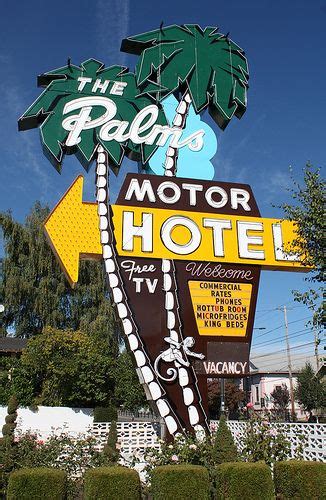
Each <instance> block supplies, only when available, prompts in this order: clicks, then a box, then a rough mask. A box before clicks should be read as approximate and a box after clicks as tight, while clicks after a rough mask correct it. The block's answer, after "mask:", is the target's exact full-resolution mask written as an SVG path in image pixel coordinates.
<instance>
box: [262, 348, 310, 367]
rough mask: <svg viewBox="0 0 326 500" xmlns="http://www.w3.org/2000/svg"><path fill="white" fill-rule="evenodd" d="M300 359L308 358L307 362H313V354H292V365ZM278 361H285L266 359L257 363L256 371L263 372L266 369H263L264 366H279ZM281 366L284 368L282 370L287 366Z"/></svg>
mask: <svg viewBox="0 0 326 500" xmlns="http://www.w3.org/2000/svg"><path fill="white" fill-rule="evenodd" d="M302 358H305V359H308V358H309V359H308V361H309V362H311V361H313V358H314V353H313V352H311V353H309V352H307V353H305V354H294V355H292V359H293V360H294V363H297V362H299V360H300V359H302ZM280 361H285V359H284V358H283V357H282V358H281V359H275V360H267V359H266V360H264V361H263V362H260V361H258V364H259V367H258V370H261V369H263V370H264V369H266V368H265V367H266V366H273V365H276V364H279V363H280ZM282 366H284V369H285V368H287V366H288V365H287V363H286V365H282ZM278 370H280V369H278Z"/></svg>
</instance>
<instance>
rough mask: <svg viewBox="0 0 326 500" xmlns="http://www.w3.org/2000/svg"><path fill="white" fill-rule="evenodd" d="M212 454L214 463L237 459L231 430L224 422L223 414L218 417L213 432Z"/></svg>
mask: <svg viewBox="0 0 326 500" xmlns="http://www.w3.org/2000/svg"><path fill="white" fill-rule="evenodd" d="M214 456H215V463H216V464H223V463H224V462H235V461H237V460H238V452H237V447H236V445H235V444H234V441H233V437H232V434H231V431H230V429H229V428H228V426H227V424H226V419H225V416H224V415H222V416H221V418H220V423H219V426H218V429H217V431H216V434H215V440H214Z"/></svg>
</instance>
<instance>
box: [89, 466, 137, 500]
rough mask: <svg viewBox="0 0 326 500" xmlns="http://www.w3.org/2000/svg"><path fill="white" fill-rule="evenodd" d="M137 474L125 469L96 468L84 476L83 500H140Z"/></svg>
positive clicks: (118, 467) (117, 467) (119, 467)
mask: <svg viewBox="0 0 326 500" xmlns="http://www.w3.org/2000/svg"><path fill="white" fill-rule="evenodd" d="M140 498H141V493H140V480H139V476H138V474H137V472H136V471H135V470H133V469H128V468H127V467H121V466H115V467H97V468H95V469H89V470H88V471H87V472H86V474H85V481H84V499H85V500H95V499H96V500H140Z"/></svg>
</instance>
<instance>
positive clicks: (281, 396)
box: [271, 384, 290, 411]
mask: <svg viewBox="0 0 326 500" xmlns="http://www.w3.org/2000/svg"><path fill="white" fill-rule="evenodd" d="M271 397H272V400H273V404H274V407H275V408H276V409H277V410H283V411H284V410H286V409H287V407H288V404H289V402H290V393H289V389H288V388H287V385H286V384H282V385H280V386H277V387H275V389H274V390H273V392H271Z"/></svg>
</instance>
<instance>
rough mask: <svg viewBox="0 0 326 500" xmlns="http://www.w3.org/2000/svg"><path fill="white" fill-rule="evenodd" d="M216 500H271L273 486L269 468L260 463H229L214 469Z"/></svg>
mask: <svg viewBox="0 0 326 500" xmlns="http://www.w3.org/2000/svg"><path fill="white" fill-rule="evenodd" d="M216 482H217V499H218V500H224V499H232V500H243V498H250V500H271V499H273V498H275V497H274V485H273V479H272V474H271V471H270V469H269V467H268V466H267V465H266V464H265V463H262V462H257V463H254V464H253V463H245V462H231V463H224V464H221V465H218V466H217V468H216Z"/></svg>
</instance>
